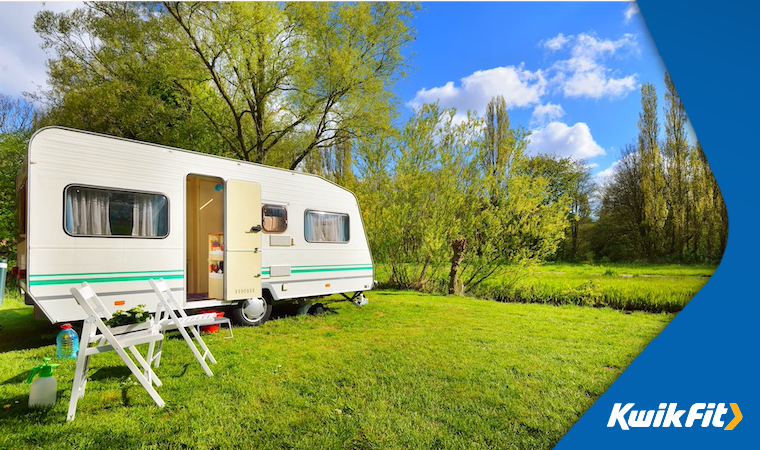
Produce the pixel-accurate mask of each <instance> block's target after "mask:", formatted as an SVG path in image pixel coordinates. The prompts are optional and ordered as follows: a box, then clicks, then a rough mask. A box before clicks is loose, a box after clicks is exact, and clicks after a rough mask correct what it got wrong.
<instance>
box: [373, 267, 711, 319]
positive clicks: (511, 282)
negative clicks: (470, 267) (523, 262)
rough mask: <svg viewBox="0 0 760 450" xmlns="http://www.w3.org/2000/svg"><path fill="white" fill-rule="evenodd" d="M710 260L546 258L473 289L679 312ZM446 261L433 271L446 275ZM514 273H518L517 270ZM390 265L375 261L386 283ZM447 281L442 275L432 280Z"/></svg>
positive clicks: (524, 299) (515, 297)
mask: <svg viewBox="0 0 760 450" xmlns="http://www.w3.org/2000/svg"><path fill="white" fill-rule="evenodd" d="M716 268H717V266H715V265H680V264H645V263H642V264H630V263H629V264H615V263H611V264H610V263H608V264H563V263H548V264H543V265H540V266H536V267H533V268H531V269H530V270H529V271H519V270H518V269H512V268H510V267H505V268H504V270H503V271H502V272H501V273H500V274H498V275H497V276H494V277H492V278H491V279H489V280H486V282H484V283H483V284H482V285H481V286H479V287H478V288H477V289H476V290H475V291H474V294H475V295H477V296H480V297H485V298H490V299H494V300H499V301H502V302H521V303H547V304H555V305H558V304H559V305H563V304H574V305H585V306H608V307H612V308H616V309H623V310H630V311H650V312H678V311H680V310H681V309H683V307H684V306H686V304H687V303H688V302H689V300H691V299H692V297H694V295H695V294H696V293H697V292H698V291H699V290H700V289H702V286H704V285H705V283H707V282H708V281H709V280H710V276H711V275H712V273H713V272H715V269H716ZM448 270H449V269H448V268H447V267H439V268H437V269H436V271H435V275H434V276H435V277H437V278H438V279H441V280H443V279H445V277H447V276H448ZM515 274H519V276H516V275H515ZM389 277H390V267H389V266H388V265H385V264H378V269H377V274H376V278H377V279H378V280H379V281H380V282H381V283H387V281H388V279H389ZM445 285H446V282H445V281H439V282H438V283H432V286H440V287H441V288H443V286H445Z"/></svg>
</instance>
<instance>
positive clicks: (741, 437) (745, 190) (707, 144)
mask: <svg viewBox="0 0 760 450" xmlns="http://www.w3.org/2000/svg"><path fill="white" fill-rule="evenodd" d="M638 3H639V8H640V10H641V13H642V15H643V18H644V20H645V21H646V24H647V27H648V28H649V31H650V33H651V35H652V38H653V39H654V43H655V45H656V46H657V49H658V50H659V52H660V56H661V57H662V59H663V62H664V63H665V66H666V67H667V69H668V71H669V72H670V75H671V77H672V78H673V81H674V84H675V86H676V88H677V90H678V92H679V94H680V95H681V98H682V100H683V103H684V106H685V109H686V112H687V114H688V115H689V118H690V120H691V123H692V125H693V126H694V130H695V132H696V135H697V137H698V139H699V140H700V142H701V144H702V147H703V149H704V151H705V154H706V156H707V159H708V161H709V164H710V166H711V168H712V170H713V172H714V174H715V177H716V179H717V181H718V184H719V186H720V188H721V192H722V193H723V196H724V199H725V202H726V205H727V209H728V217H729V236H728V246H727V249H726V252H725V254H724V256H723V260H722V262H721V264H720V266H719V267H718V270H717V271H716V272H715V274H714V275H713V276H712V278H711V280H710V281H709V282H708V283H707V284H706V285H705V287H704V288H703V289H702V290H701V291H700V292H699V293H698V294H697V295H696V297H694V299H693V300H692V301H691V302H690V303H689V304H688V306H687V307H686V308H685V309H684V310H683V311H682V312H681V313H679V314H678V315H677V316H676V317H675V319H674V320H673V321H672V322H671V323H670V324H669V325H668V326H667V328H665V330H664V331H663V332H662V333H661V334H660V335H659V336H658V337H657V338H655V339H654V340H653V341H652V342H651V343H650V344H649V346H648V347H647V348H646V349H645V350H644V352H643V353H642V354H641V355H639V357H638V358H636V360H634V362H633V363H632V364H631V365H630V366H629V367H628V369H627V370H626V371H625V372H624V373H623V374H622V375H621V376H620V378H618V379H617V380H616V381H615V383H614V384H613V385H612V386H611V387H610V388H609V389H608V390H607V392H606V393H605V394H604V395H602V396H601V397H600V398H599V400H598V401H597V402H596V403H595V404H594V405H593V407H592V408H591V409H589V411H588V412H587V413H586V414H585V415H584V416H583V417H582V418H581V419H580V420H579V421H578V422H577V423H576V425H575V426H574V427H573V428H572V429H571V430H570V431H569V432H568V434H567V435H566V436H565V437H564V438H563V439H562V440H561V441H560V443H559V444H558V446H557V448H560V449H564V448H597V447H599V448H602V447H603V448H608V447H610V448H653V447H654V448H747V447H750V448H758V446H759V445H760V444H758V443H757V442H756V441H755V439H754V438H753V436H754V435H755V431H756V429H757V427H758V424H760V421H758V414H759V413H758V402H757V400H758V390H760V388H758V374H757V371H756V366H757V358H758V347H757V345H758V335H759V334H760V331H759V330H760V315H758V310H759V309H760V294H759V293H758V288H757V285H756V284H755V283H756V281H757V279H758V278H760V272H758V268H757V267H756V265H755V264H756V261H757V257H758V234H759V233H758V229H759V227H758V222H757V219H756V217H757V216H758V214H757V211H756V210H757V205H758V200H757V195H758V194H757V188H756V187H755V181H756V180H757V179H758V175H759V174H758V169H760V151H759V149H758V141H756V140H755V139H754V138H753V136H752V134H751V133H752V132H754V131H755V130H757V129H758V124H757V119H758V114H757V112H756V111H757V107H758V104H760V102H759V101H758V91H757V89H755V86H754V85H755V84H756V83H758V81H757V80H758V76H757V62H756V59H757V53H758V51H757V47H756V45H757V41H758V39H757V30H758V24H757V18H758V10H759V9H760V8H759V7H758V4H757V3H755V2H721V3H714V2H710V3H708V2H697V1H678V2H661V1H654V0H642V1H640V2H638ZM634 411H635V412H634ZM632 416H633V419H632V418H631V417H632ZM633 425H635V426H633ZM626 428H627V429H626Z"/></svg>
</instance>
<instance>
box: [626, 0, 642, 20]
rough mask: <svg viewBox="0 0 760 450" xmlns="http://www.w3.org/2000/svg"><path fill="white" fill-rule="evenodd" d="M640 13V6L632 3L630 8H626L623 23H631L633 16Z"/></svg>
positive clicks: (629, 5)
mask: <svg viewBox="0 0 760 450" xmlns="http://www.w3.org/2000/svg"><path fill="white" fill-rule="evenodd" d="M639 12H640V11H639V5H637V4H636V2H631V3H630V4H628V6H627V7H626V8H625V11H623V16H625V19H623V23H629V22H630V21H631V20H632V19H633V16H635V15H636V14H639Z"/></svg>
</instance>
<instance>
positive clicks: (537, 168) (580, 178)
mask: <svg viewBox="0 0 760 450" xmlns="http://www.w3.org/2000/svg"><path fill="white" fill-rule="evenodd" d="M526 170H527V171H528V173H530V174H532V175H533V176H537V177H538V176H541V177H545V178H546V179H547V180H548V183H549V184H548V193H549V196H548V198H547V201H549V202H559V201H562V199H564V198H566V199H569V200H570V209H569V211H568V215H567V228H566V230H565V238H564V239H563V240H562V243H561V245H560V248H559V250H558V252H557V257H558V258H559V259H563V260H566V261H576V260H577V259H578V257H579V252H580V248H581V244H582V243H584V242H586V241H587V238H586V236H582V235H581V230H582V229H583V228H584V225H586V227H585V228H588V226H589V225H590V224H591V203H590V198H591V196H592V194H593V191H594V188H595V186H594V183H593V182H592V179H591V171H590V169H589V167H588V166H587V165H586V161H582V160H576V159H573V158H562V157H559V156H556V155H536V156H533V157H531V158H529V159H528V161H527V164H526Z"/></svg>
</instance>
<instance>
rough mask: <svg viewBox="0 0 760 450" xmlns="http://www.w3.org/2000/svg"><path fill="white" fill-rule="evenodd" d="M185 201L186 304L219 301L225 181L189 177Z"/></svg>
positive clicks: (222, 260)
mask: <svg viewBox="0 0 760 450" xmlns="http://www.w3.org/2000/svg"><path fill="white" fill-rule="evenodd" d="M185 198H186V202H187V203H186V208H185V211H186V217H185V226H186V230H185V237H186V241H187V242H186V247H185V248H186V249H187V251H186V259H187V260H186V268H185V274H186V283H187V286H186V288H187V300H188V301H189V302H190V301H197V300H208V299H217V300H222V299H223V297H224V293H223V286H224V259H223V257H222V256H221V255H222V254H223V248H222V247H221V246H222V245H223V233H224V180H223V179H221V178H219V177H212V176H207V175H196V174H189V175H188V176H187V179H186V195H185ZM213 236H218V240H217V242H216V246H214V244H213V243H212V239H213ZM210 237H211V238H210ZM217 258H218V259H217Z"/></svg>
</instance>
